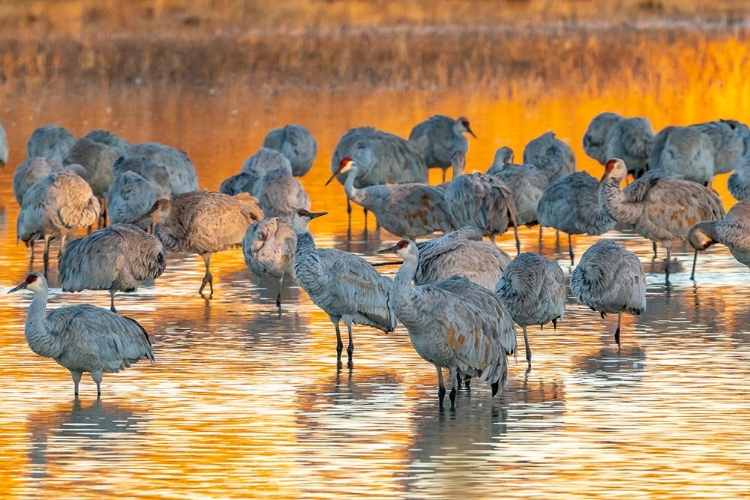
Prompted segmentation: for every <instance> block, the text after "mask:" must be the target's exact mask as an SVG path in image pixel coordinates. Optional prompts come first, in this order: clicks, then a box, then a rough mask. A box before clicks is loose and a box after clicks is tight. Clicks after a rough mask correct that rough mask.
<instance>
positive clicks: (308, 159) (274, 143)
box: [263, 124, 318, 177]
mask: <svg viewBox="0 0 750 500" xmlns="http://www.w3.org/2000/svg"><path fill="white" fill-rule="evenodd" d="M263 147H264V148H269V149H274V150H276V151H278V152H280V153H281V154H283V155H284V156H285V157H286V158H287V159H288V160H289V163H290V164H291V167H292V173H293V174H294V176H295V177H302V176H303V175H305V174H306V173H307V172H309V171H310V169H311V168H312V165H313V162H314V161H315V157H316V156H317V155H318V141H316V140H315V136H313V135H312V133H311V132H310V131H309V130H308V129H307V128H305V127H303V126H302V125H295V124H289V125H285V126H284V127H282V128H277V129H273V130H271V131H270V132H268V134H267V135H266V137H265V139H263Z"/></svg>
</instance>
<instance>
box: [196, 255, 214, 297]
mask: <svg viewBox="0 0 750 500" xmlns="http://www.w3.org/2000/svg"><path fill="white" fill-rule="evenodd" d="M201 257H203V262H204V263H205V264H206V275H205V276H203V281H202V282H201V287H200V289H199V290H198V293H199V294H201V295H203V289H204V288H206V283H208V288H209V290H211V294H210V295H209V296H208V298H209V299H212V298H213V296H214V277H213V276H211V269H210V268H209V266H210V265H211V254H210V253H204V254H203V255H201Z"/></svg>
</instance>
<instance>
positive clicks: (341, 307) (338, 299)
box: [292, 209, 396, 370]
mask: <svg viewBox="0 0 750 500" xmlns="http://www.w3.org/2000/svg"><path fill="white" fill-rule="evenodd" d="M326 214H327V212H308V211H307V210H305V209H299V210H297V211H296V212H295V213H294V215H293V217H292V227H293V228H294V232H295V234H296V235H297V255H296V257H295V259H294V274H295V276H296V277H297V283H299V286H300V287H302V289H303V290H304V291H305V292H307V295H308V296H309V297H310V300H312V302H313V303H314V304H315V305H316V306H318V307H319V308H321V309H322V310H323V312H325V313H326V314H328V317H329V318H330V320H331V323H333V325H334V326H335V328H336V354H337V357H336V367H337V370H341V351H342V350H343V348H344V344H343V342H342V341H341V331H340V329H339V324H340V323H341V321H342V320H343V321H344V323H345V324H346V327H347V329H348V330H349V346H348V347H347V348H346V353H347V355H348V362H347V366H348V368H349V369H352V368H353V366H354V365H353V361H352V356H353V354H354V341H353V340H352V324H358V325H368V326H372V327H374V328H377V329H379V330H382V331H384V332H386V333H388V332H392V331H393V330H395V328H396V318H395V316H394V315H393V311H392V310H391V308H390V307H389V305H388V295H389V294H390V291H391V283H392V282H391V280H390V279H389V278H387V277H385V276H381V275H380V273H378V272H377V271H376V270H375V268H374V267H372V265H371V264H370V263H369V262H367V261H366V260H364V259H363V258H361V257H358V256H356V255H354V254H351V253H348V252H344V251H341V250H337V249H335V248H321V249H318V248H316V247H315V240H314V239H313V237H312V235H311V234H310V230H309V224H310V221H311V220H312V219H315V218H317V217H320V216H322V215H326Z"/></svg>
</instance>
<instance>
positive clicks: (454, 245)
mask: <svg viewBox="0 0 750 500" xmlns="http://www.w3.org/2000/svg"><path fill="white" fill-rule="evenodd" d="M482 236H483V235H482V230H481V229H478V228H476V227H472V226H465V227H462V228H461V229H458V230H456V231H453V232H451V233H448V234H446V235H445V236H441V237H439V238H433V239H431V240H427V241H423V242H421V243H417V248H418V249H419V267H417V272H416V274H415V275H414V284H416V285H432V284H435V283H437V282H439V281H442V280H444V279H447V278H450V277H451V276H463V277H464V278H466V279H468V280H469V281H471V282H473V283H476V284H477V285H479V286H482V287H484V288H486V289H487V290H490V291H492V290H494V289H495V284H496V283H497V282H498V280H499V279H500V277H501V276H502V275H503V270H504V269H505V267H506V266H507V265H508V264H509V263H510V261H511V258H510V256H509V255H508V254H507V253H505V252H503V250H502V249H500V248H499V247H498V246H497V245H495V244H494V243H490V242H488V241H483V240H482Z"/></svg>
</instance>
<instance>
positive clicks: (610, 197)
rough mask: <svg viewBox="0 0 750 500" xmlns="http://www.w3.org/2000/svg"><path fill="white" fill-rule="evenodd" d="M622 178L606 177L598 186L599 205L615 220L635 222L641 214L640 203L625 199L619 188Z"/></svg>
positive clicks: (622, 222)
mask: <svg viewBox="0 0 750 500" xmlns="http://www.w3.org/2000/svg"><path fill="white" fill-rule="evenodd" d="M620 183H622V178H618V177H608V178H606V179H604V182H602V185H601V186H600V187H599V205H600V206H601V207H603V208H604V209H605V211H606V212H607V213H608V214H609V215H610V216H611V217H612V218H613V219H614V220H616V221H617V222H619V223H621V224H630V225H632V224H635V223H636V222H637V221H638V218H639V217H640V214H641V208H642V207H641V205H640V204H639V203H632V202H630V201H628V200H627V198H626V197H625V194H624V193H623V192H622V191H621V190H620Z"/></svg>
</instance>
